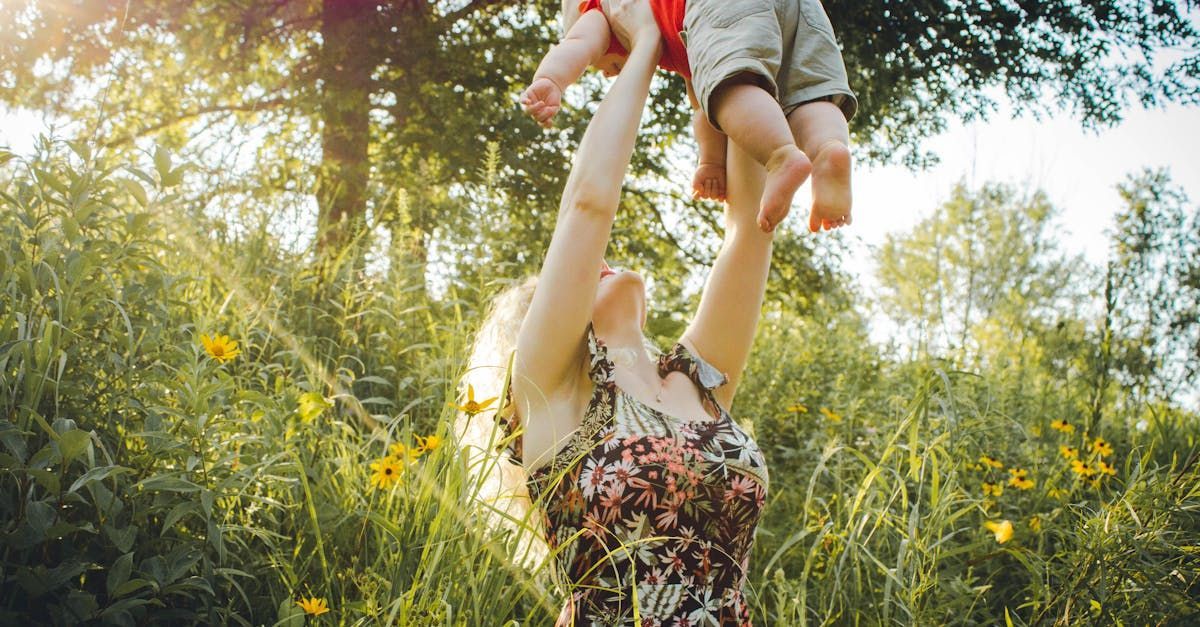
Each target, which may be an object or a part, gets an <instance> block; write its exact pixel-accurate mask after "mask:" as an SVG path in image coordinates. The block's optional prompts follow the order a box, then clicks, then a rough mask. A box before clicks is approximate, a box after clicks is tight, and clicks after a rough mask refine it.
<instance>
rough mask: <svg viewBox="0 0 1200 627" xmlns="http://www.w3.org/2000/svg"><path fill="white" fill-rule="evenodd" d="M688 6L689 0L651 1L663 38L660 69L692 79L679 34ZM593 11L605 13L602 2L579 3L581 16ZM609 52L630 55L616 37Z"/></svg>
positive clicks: (588, 1) (685, 50) (585, 0)
mask: <svg viewBox="0 0 1200 627" xmlns="http://www.w3.org/2000/svg"><path fill="white" fill-rule="evenodd" d="M686 6H687V0H650V9H651V10H652V11H653V12H654V21H656V22H658V31H659V32H660V33H662V36H663V51H662V58H661V59H659V61H658V67H660V68H662V69H664V70H667V71H668V72H675V73H676V74H682V75H683V76H684V77H685V78H691V77H692V68H691V66H690V65H688V56H687V48H685V47H684V46H683V39H681V38H680V37H679V32H680V31H682V30H683V10H684V8H685V7H686ZM592 9H596V10H597V11H601V12H603V9H602V8H600V0H581V2H580V3H579V14H580V15H583V14H584V13H586V12H588V11H591V10H592ZM608 52H611V53H616V54H620V55H628V54H629V53H628V52H626V50H625V47H624V46H622V45H621V42H619V41H617V38H616V37H613V38H612V41H611V42H609V44H608Z"/></svg>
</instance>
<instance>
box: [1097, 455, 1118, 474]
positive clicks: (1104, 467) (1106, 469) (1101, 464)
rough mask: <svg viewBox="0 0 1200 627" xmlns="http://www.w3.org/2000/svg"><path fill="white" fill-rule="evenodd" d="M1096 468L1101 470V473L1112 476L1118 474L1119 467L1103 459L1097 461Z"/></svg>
mask: <svg viewBox="0 0 1200 627" xmlns="http://www.w3.org/2000/svg"><path fill="white" fill-rule="evenodd" d="M1096 470H1097V471H1099V472H1100V474H1102V475H1108V476H1110V477H1112V476H1116V474H1117V469H1116V468H1114V467H1112V466H1111V465H1109V463H1108V462H1106V461H1104V460H1103V459H1102V460H1099V461H1097V462H1096Z"/></svg>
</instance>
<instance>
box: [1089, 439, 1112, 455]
mask: <svg viewBox="0 0 1200 627" xmlns="http://www.w3.org/2000/svg"><path fill="white" fill-rule="evenodd" d="M1092 452H1093V453H1099V454H1100V456H1101V457H1107V456H1109V455H1112V452H1113V449H1112V445H1111V444H1109V443H1108V442H1105V441H1104V438H1099V437H1098V438H1096V439H1095V440H1092Z"/></svg>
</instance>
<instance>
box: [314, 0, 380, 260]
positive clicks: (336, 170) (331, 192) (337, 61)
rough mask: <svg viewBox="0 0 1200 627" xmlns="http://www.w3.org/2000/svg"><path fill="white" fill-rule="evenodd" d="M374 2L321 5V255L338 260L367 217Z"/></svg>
mask: <svg viewBox="0 0 1200 627" xmlns="http://www.w3.org/2000/svg"><path fill="white" fill-rule="evenodd" d="M375 5H376V2H374V0H369V1H368V0H322V3H321V8H322V19H323V21H322V24H321V39H322V49H321V79H322V81H323V90H322V99H321V116H322V119H323V122H324V128H323V130H322V134H321V168H320V172H319V175H318V187H317V200H318V203H319V208H320V213H319V215H318V220H317V250H318V251H319V252H321V253H323V254H337V253H338V252H339V251H340V250H341V249H342V247H344V246H345V245H346V244H347V243H348V242H349V241H350V239H351V237H353V235H354V234H355V233H356V232H357V230H358V229H359V228H360V227H361V225H362V223H363V218H364V216H365V214H366V203H367V181H368V177H369V174H370V162H369V161H368V158H367V146H368V142H369V139H370V133H371V124H370V122H371V120H370V112H371V73H372V72H373V70H374V62H373V57H374V54H373V52H374V51H373V50H372V49H371V48H372V46H371V39H372V33H371V31H372V30H373V25H374V23H375V22H376V19H377V18H376V16H375Z"/></svg>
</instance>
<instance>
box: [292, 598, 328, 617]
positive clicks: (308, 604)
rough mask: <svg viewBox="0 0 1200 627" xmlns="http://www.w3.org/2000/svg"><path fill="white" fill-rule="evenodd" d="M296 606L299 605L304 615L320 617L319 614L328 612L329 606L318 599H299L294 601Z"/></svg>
mask: <svg viewBox="0 0 1200 627" xmlns="http://www.w3.org/2000/svg"><path fill="white" fill-rule="evenodd" d="M296 605H299V606H300V609H302V610H304V613H305V614H309V615H311V616H320V615H321V614H324V613H325V612H328V611H329V604H328V603H326V602H325V599H321V598H318V597H310V598H307V599H305V598H304V597H301V598H300V600H299V601H296Z"/></svg>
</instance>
